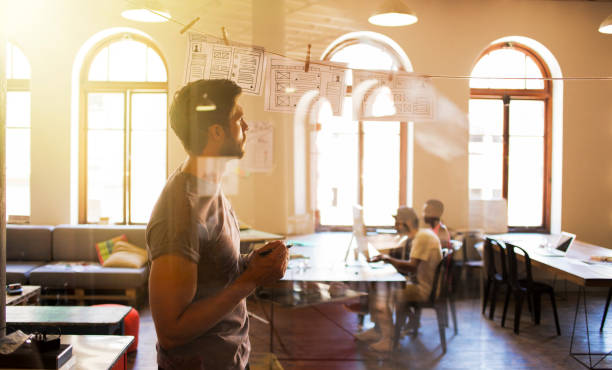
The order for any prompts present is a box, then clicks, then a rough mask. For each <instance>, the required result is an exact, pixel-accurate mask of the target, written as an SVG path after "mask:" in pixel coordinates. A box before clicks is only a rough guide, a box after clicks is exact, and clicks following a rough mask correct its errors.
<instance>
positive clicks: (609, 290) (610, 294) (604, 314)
mask: <svg viewBox="0 0 612 370" xmlns="http://www.w3.org/2000/svg"><path fill="white" fill-rule="evenodd" d="M610 298H612V288H610V289H608V298H606V307H605V308H604V313H603V317H602V318H601V326H600V327H599V331H603V327H604V324H605V323H606V316H607V315H608V307H609V306H610Z"/></svg>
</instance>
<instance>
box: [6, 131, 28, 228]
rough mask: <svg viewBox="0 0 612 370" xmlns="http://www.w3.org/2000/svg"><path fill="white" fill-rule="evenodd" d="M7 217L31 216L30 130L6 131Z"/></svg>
mask: <svg viewBox="0 0 612 370" xmlns="http://www.w3.org/2000/svg"><path fill="white" fill-rule="evenodd" d="M6 215H7V217H8V216H9V215H21V216H29V215H30V130H29V129H27V128H7V129H6Z"/></svg>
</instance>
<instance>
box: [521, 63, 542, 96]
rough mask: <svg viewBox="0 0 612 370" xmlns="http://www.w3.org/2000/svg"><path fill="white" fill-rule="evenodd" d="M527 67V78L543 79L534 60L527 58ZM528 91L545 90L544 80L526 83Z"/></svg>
mask: <svg viewBox="0 0 612 370" xmlns="http://www.w3.org/2000/svg"><path fill="white" fill-rule="evenodd" d="M526 62H527V63H526V65H525V77H528V78H538V77H539V78H541V77H543V76H542V72H541V71H540V68H538V65H537V64H536V63H535V62H534V61H533V59H532V58H529V57H528V58H527V60H526ZM526 88H527V89H543V88H544V80H527V82H526Z"/></svg>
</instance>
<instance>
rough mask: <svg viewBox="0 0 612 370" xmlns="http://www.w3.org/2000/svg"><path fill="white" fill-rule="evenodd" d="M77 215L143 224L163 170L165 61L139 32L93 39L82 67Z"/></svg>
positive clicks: (94, 220) (89, 220) (86, 220)
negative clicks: (99, 41) (91, 47)
mask: <svg viewBox="0 0 612 370" xmlns="http://www.w3.org/2000/svg"><path fill="white" fill-rule="evenodd" d="M81 101H82V105H81V106H82V108H83V109H82V111H83V112H85V114H84V115H83V116H82V118H81V130H80V132H81V136H80V139H79V145H80V148H79V149H80V150H79V152H80V157H79V159H80V166H79V168H80V170H79V173H80V174H81V175H80V176H79V194H80V195H79V222H80V223H97V222H102V223H105V222H109V223H116V224H138V223H146V222H147V221H148V219H149V215H150V213H151V210H152V207H153V205H154V204H155V201H156V199H157V196H158V195H159V192H160V191H161V189H162V187H163V185H164V182H165V179H166V175H167V169H166V168H167V166H166V157H167V101H168V83H167V71H166V64H165V62H164V60H163V59H162V57H161V53H160V52H159V50H158V49H157V47H156V46H155V45H154V44H153V43H152V42H151V41H150V40H149V39H147V38H145V37H143V36H140V35H136V34H120V35H116V36H115V37H111V38H109V39H106V40H104V41H103V42H101V43H99V44H98V45H96V46H95V47H94V48H93V49H92V50H91V52H90V53H89V54H88V56H87V57H86V59H85V63H84V66H83V69H82V71H81Z"/></svg>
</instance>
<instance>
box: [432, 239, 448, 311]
mask: <svg viewBox="0 0 612 370" xmlns="http://www.w3.org/2000/svg"><path fill="white" fill-rule="evenodd" d="M453 254H454V250H453V249H442V260H440V262H439V263H438V266H436V272H435V274H434V279H433V285H432V286H431V293H429V302H430V303H432V304H433V303H434V302H435V301H436V298H437V297H440V298H444V297H446V295H448V294H449V293H450V289H451V288H452V276H453V274H452V270H453V264H454V262H453Z"/></svg>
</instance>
